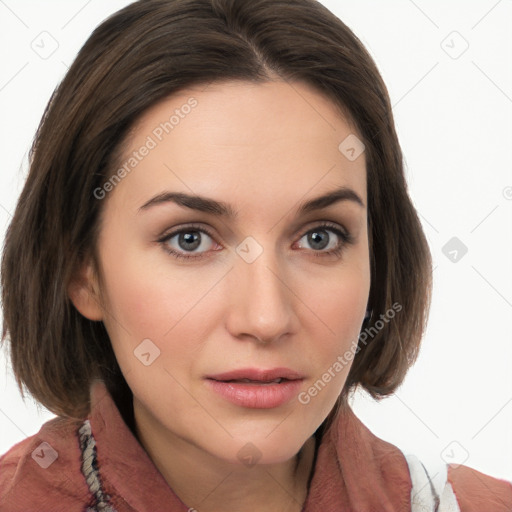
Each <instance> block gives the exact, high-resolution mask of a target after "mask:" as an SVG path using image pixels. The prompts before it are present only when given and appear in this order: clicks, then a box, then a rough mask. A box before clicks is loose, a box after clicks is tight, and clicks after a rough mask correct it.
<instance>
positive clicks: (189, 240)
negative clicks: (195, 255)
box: [178, 231, 201, 250]
mask: <svg viewBox="0 0 512 512" xmlns="http://www.w3.org/2000/svg"><path fill="white" fill-rule="evenodd" d="M182 242H184V244H189V245H188V246H187V245H185V247H184V246H183V244H182ZM178 243H179V245H180V247H181V248H182V249H185V250H194V249H197V247H198V246H199V245H200V243H201V242H200V237H199V233H198V232H196V231H194V232H188V233H180V236H179V240H178ZM190 244H191V245H190Z"/></svg>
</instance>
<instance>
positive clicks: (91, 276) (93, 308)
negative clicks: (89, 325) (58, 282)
mask: <svg viewBox="0 0 512 512" xmlns="http://www.w3.org/2000/svg"><path fill="white" fill-rule="evenodd" d="M68 296H69V298H70V300H71V302H72V303H73V305H74V306H75V308H76V309H77V310H78V311H79V312H80V313H81V314H82V315H83V316H84V317H85V318H88V319H89V320H93V321H101V320H103V318H104V313H103V308H102V307H101V305H100V304H101V302H100V295H99V286H98V280H97V277H96V273H95V272H94V269H93V266H92V263H91V262H90V261H89V262H86V263H85V264H84V265H83V266H82V268H81V269H80V270H79V271H78V272H77V274H76V275H75V276H74V277H73V279H72V280H71V282H70V284H69V286H68Z"/></svg>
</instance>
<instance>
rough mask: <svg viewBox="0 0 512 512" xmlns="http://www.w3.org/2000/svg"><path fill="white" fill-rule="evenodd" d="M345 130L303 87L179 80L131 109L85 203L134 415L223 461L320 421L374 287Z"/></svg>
mask: <svg viewBox="0 0 512 512" xmlns="http://www.w3.org/2000/svg"><path fill="white" fill-rule="evenodd" d="M347 137H349V138H348V139H347ZM355 137H356V135H355V133H354V129H353V128H351V127H350V126H349V125H347V123H346V122H345V121H344V120H343V119H342V118H341V117H340V116H339V114H338V113H337V111H336V109H335V107H334V105H333V104H332V103H331V102H330V101H329V100H327V99H326V98H325V97H324V96H322V95H320V94H318V93H317V92H315V91H314V90H312V89H310V88H309V87H308V86H306V85H304V84H301V83H293V86H292V85H289V84H286V83H284V82H275V83H274V82H273V83H265V84H258V85H256V84H251V83H247V82H225V83H217V84H212V85H209V86H208V87H202V88H199V87H197V88H194V89H188V90H186V91H184V92H181V93H180V94H177V95H175V96H173V97H172V98H170V99H166V100H165V101H163V102H161V103H159V104H158V105H156V106H155V107H153V108H152V109H150V110H149V111H147V112H146V113H145V115H144V116H143V117H142V118H141V119H140V121H139V122H138V123H137V126H136V129H135V131H134V132H133V136H132V137H131V138H130V140H129V141H128V145H127V146H126V147H125V149H124V154H123V156H122V158H121V162H120V163H119V165H118V168H117V169H121V168H123V167H124V172H123V171H122V170H120V171H118V172H117V177H118V178H120V179H114V180H112V181H111V185H107V186H106V187H105V188H104V189H102V190H101V191H100V190H96V191H95V195H96V196H97V199H94V200H100V201H101V200H103V201H105V204H104V207H105V210H104V217H103V223H102V227H101V232H100V237H99V241H98V244H99V245H98V254H99V262H100V267H101V271H102V273H103V276H104V280H105V283H104V288H103V289H102V290H101V292H102V294H103V300H104V301H105V309H102V310H98V312H97V314H96V318H97V319H101V320H102V321H103V322H104V324H105V326H106V328H107V331H108V333H109V336H110V339H111V341H112V345H113V349H114V351H115V354H116V357H117V359H118V361H119V365H120V367H121V369H122V371H123V374H124V375H125V378H126V380H127V382H128V384H129V386H130V388H131V389H132V391H133V394H134V408H135V416H136V420H137V421H138V422H139V423H140V424H144V425H146V426H147V427H150V428H151V429H152V430H153V431H154V432H159V433H160V434H162V435H164V436H165V438H166V439H168V440H169V442H170V443H171V444H172V443H173V442H174V443H176V444H180V443H181V444H186V445H187V446H189V447H193V448H192V449H193V450H200V451H201V452H206V453H208V454H209V455H211V456H214V457H216V458H219V459H222V460H224V461H227V462H234V463H243V462H244V461H245V460H248V457H249V458H250V459H254V460H255V461H256V459H259V462H260V463H277V462H282V461H285V460H288V459H290V458H291V457H293V456H294V455H295V454H296V453H297V452H298V451H299V450H300V448H301V447H302V446H303V444H304V443H305V441H306V440H307V439H308V438H309V437H310V436H311V435H312V434H313V432H314V431H315V430H316V428H317V427H318V426H319V425H320V424H321V423H322V421H323V420H324V419H325V418H326V416H327V415H328V413H329V411H330V410H331V409H332V407H333V405H334V403H335V401H336V398H337V397H338V395H339V394H340V392H341V390H342V388H343V385H344V383H345V380H346V377H347V375H348V372H349V369H350V366H351V362H352V355H353V353H354V351H355V348H356V342H357V338H358V334H359V332H360V328H361V324H362V322H363V318H364V314H365V309H366V304H367V300H368V294H369V287H370V267H369V247H368V233H367V210H366V169H365V155H364V152H362V153H361V151H362V148H361V147H360V146H359V145H358V144H360V142H359V139H356V138H355ZM342 143H343V144H342ZM340 144H341V146H340ZM359 153H361V154H359ZM358 155H359V156H358ZM340 190H341V191H342V190H345V193H343V192H342V193H339V192H340ZM335 192H338V193H339V194H338V196H337V197H338V200H328V199H327V200H318V201H314V200H315V199H317V198H319V197H321V196H326V195H329V194H333V193H335ZM165 194H168V196H167V197H166V196H165ZM171 194H180V195H179V196H175V197H177V199H176V200H172V196H171ZM103 197H104V198H103ZM102 198H103V199H102ZM154 198H159V199H158V200H155V199H154ZM357 198H360V200H361V204H360V203H359V202H358V201H357ZM311 201H313V202H311ZM306 204H308V205H309V206H308V207H305V208H304V205H306ZM326 224H327V226H326ZM180 233H181V234H180ZM346 236H347V237H349V240H350V241H345V237H346ZM82 311H85V310H84V309H82ZM94 316H95V315H94V314H92V313H90V311H89V317H94ZM231 372H235V373H231ZM279 378H283V380H282V381H278V380H276V379H279ZM244 379H248V380H249V381H250V382H248V381H244ZM228 381H233V382H228ZM266 381H276V382H274V383H272V384H268V383H264V382H266Z"/></svg>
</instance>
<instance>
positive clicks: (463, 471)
mask: <svg viewBox="0 0 512 512" xmlns="http://www.w3.org/2000/svg"><path fill="white" fill-rule="evenodd" d="M404 455H405V454H404ZM405 458H406V460H407V464H408V465H409V472H410V476H411V484H412V488H411V505H412V509H411V510H412V512H416V511H420V510H421V511H423V510H440V511H443V512H481V511H483V510H485V511H488V512H510V511H512V483H511V482H507V481H506V480H500V479H497V478H493V477H491V476H488V475H485V474H483V473H480V472H479V471H476V470H475V469H472V468H470V467H468V466H463V465H458V464H431V463H430V464H424V463H422V462H421V461H420V460H419V459H418V458H417V457H416V456H415V455H412V454H408V455H405ZM437 507H439V508H437Z"/></svg>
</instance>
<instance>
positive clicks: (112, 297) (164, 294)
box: [102, 243, 224, 368]
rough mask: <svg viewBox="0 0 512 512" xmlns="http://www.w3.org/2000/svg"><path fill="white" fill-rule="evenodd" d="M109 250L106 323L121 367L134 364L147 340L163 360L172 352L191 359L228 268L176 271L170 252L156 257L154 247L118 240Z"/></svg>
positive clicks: (175, 357)
mask: <svg viewBox="0 0 512 512" xmlns="http://www.w3.org/2000/svg"><path fill="white" fill-rule="evenodd" d="M103 249H104V252H103V255H104V258H103V260H102V261H103V270H104V275H105V287H106V290H107V291H108V294H106V295H105V298H106V300H107V305H108V318H107V320H106V321H105V325H106V327H107V330H108V332H109V336H110V339H111V341H112V346H113V348H114V351H115V353H116V356H117V358H118V360H119V362H120V364H121V366H123V364H124V367H125V368H127V365H130V366H131V365H132V364H133V363H134V357H133V352H134V350H135V349H136V348H137V347H138V346H139V344H140V343H142V342H143V340H147V339H149V340H151V341H152V342H153V343H154V344H155V345H156V346H157V347H158V349H159V350H160V352H161V355H162V356H163V357H161V358H160V360H159V361H158V360H157V361H158V362H159V363H162V362H164V361H165V359H166V358H167V356H168V355H169V354H172V359H173V361H174V362H176V361H179V360H181V361H185V360H186V359H190V358H191V355H192V354H193V353H194V352H195V351H197V349H198V347H199V346H200V344H201V343H202V341H201V340H202V339H203V335H202V332H203V331H204V329H206V326H207V324H208V322H207V319H208V317H213V316H214V315H215V307H216V305H217V307H218V306H219V304H220V302H219V301H217V302H216V303H213V302H212V301H211V300H208V298H207V295H208V293H209V290H211V289H212V286H213V284H214V283H215V282H216V281H218V280H219V276H222V274H223V272H224V271H223V269H217V270H218V272H217V271H212V270H211V269H210V270H204V271H202V270H198V269H196V270H194V269H191V270H188V271H184V269H183V268H181V269H174V270H173V269H172V266H171V264H169V263H168V262H167V261H166V257H165V255H164V256H161V255H159V256H158V258H156V259H155V258H154V257H153V259H152V258H151V257H150V253H151V254H153V255H154V253H155V252H156V251H154V249H153V250H151V251H141V250H138V249H137V248H134V247H123V246H122V245H121V244H114V243H112V244H108V245H105V246H104V247H103ZM162 252H163V251H162ZM212 274H214V275H212ZM217 274H218V275H217ZM104 294H105V290H104ZM184 340H186V343H185V342H184Z"/></svg>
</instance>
